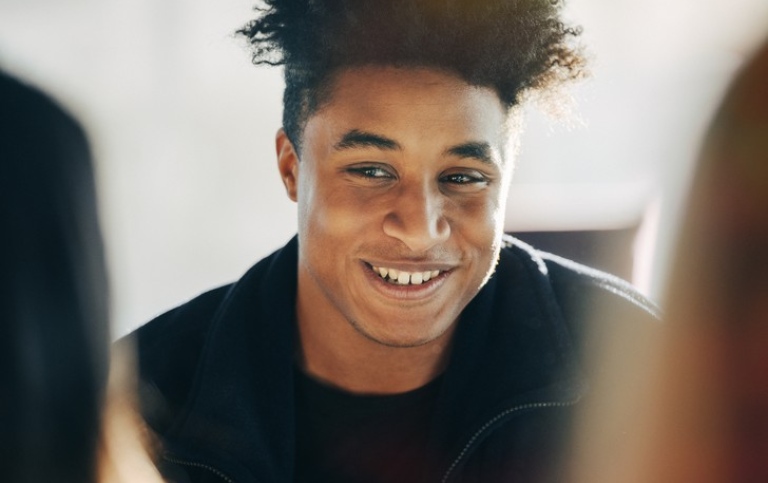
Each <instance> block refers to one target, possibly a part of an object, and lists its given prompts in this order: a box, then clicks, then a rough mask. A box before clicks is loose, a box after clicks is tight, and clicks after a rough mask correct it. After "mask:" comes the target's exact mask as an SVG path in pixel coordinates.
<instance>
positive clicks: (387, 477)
mask: <svg viewBox="0 0 768 483" xmlns="http://www.w3.org/2000/svg"><path fill="white" fill-rule="evenodd" d="M295 372H296V449H297V453H296V480H295V481H297V482H300V483H321V482H322V483H331V482H332V483H384V482H387V483H407V482H417V481H421V479H422V477H423V475H424V471H425V470H426V469H427V468H429V466H430V461H429V460H430V458H429V457H428V455H427V451H426V447H427V435H428V432H429V424H430V421H431V413H432V409H433V406H434V403H435V399H436V398H437V393H438V390H439V388H440V382H441V380H442V377H438V378H437V379H435V380H433V381H432V382H430V383H429V384H427V385H426V386H423V387H420V388H418V389H415V390H413V391H409V392H406V393H402V394H395V395H386V396H361V395H355V394H350V393H347V392H345V391H342V390H339V389H336V388H333V387H330V386H328V385H325V384H323V383H321V382H318V381H316V380H314V379H312V378H310V377H308V376H307V375H305V374H304V373H302V372H301V371H300V370H296V371H295Z"/></svg>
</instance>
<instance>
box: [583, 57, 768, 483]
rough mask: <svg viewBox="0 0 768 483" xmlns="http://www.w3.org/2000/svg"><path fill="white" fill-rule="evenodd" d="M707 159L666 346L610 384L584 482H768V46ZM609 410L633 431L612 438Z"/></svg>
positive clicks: (586, 445)
mask: <svg viewBox="0 0 768 483" xmlns="http://www.w3.org/2000/svg"><path fill="white" fill-rule="evenodd" d="M699 163H700V164H699V166H698V167H697V172H696V176H695V178H694V182H693V185H692V191H691V194H690V198H689V202H688V206H687V209H686V212H685V216H684V219H683V223H682V231H681V234H680V236H679V239H678V244H677V249H676V253H675V257H674V258H673V260H674V265H673V267H672V270H671V277H670V282H669V289H668V292H667V296H666V317H665V319H666V321H667V322H666V327H665V333H664V337H663V340H653V341H648V340H646V341H642V343H639V344H638V346H637V347H636V348H635V349H634V351H635V357H634V358H633V360H634V361H635V363H636V366H635V367H634V368H632V369H630V370H631V372H632V373H633V374H635V377H634V378H633V380H632V381H631V382H628V383H625V384H624V387H623V388H624V389H626V390H625V391H624V394H623V395H622V396H621V397H618V396H617V395H616V393H617V392H618V391H616V389H617V387H619V386H621V385H620V384H619V385H614V386H613V387H610V386H611V383H610V382H607V380H608V379H610V378H605V379H606V381H603V382H602V387H603V392H602V395H603V400H602V402H601V403H600V404H595V405H594V407H592V408H591V410H592V414H590V415H589V417H588V418H586V422H585V424H583V425H582V428H581V433H582V434H581V437H580V439H578V440H577V451H580V452H581V458H582V459H581V461H580V462H579V463H580V468H579V469H580V471H581V472H580V473H578V477H577V478H576V480H577V481H580V482H587V481H588V482H590V483H595V482H609V481H610V482H614V481H621V482H623V483H627V482H642V483H667V482H668V483H684V482H697V483H721V482H722V483H725V482H728V483H751V482H766V481H768V44H765V45H763V47H762V48H761V49H760V50H759V51H758V52H757V55H755V57H753V59H752V61H751V62H750V63H749V64H748V65H747V66H746V68H745V69H743V71H742V72H741V73H740V74H739V75H738V77H737V78H736V80H735V82H734V83H733V84H732V86H731V88H730V90H729V92H728V94H727V96H726V98H725V100H724V102H723V104H722V106H721V108H720V110H719V111H718V113H717V115H716V117H715V120H714V122H713V123H712V125H711V127H710V130H709V132H708V135H707V138H706V141H705V144H704V148H703V150H702V155H701V158H700V160H699ZM604 352H605V353H604V354H602V355H601V356H600V357H602V359H601V361H602V362H599V363H598V364H605V359H606V358H609V357H612V356H613V355H614V354H612V353H611V351H610V350H605V351H604ZM614 360H616V359H614ZM623 360H627V359H626V358H624V359H623ZM615 370H616V371H619V372H621V373H624V374H626V373H629V372H630V370H628V368H627V367H626V366H624V367H621V368H618V369H615ZM606 388H609V389H606ZM608 394H613V396H612V397H610V396H607V395H608ZM600 413H602V414H600ZM606 413H612V414H617V413H619V414H622V415H623V416H622V417H624V420H625V421H631V423H630V424H627V425H625V429H626V428H629V430H627V431H624V432H622V433H621V434H610V433H609V432H608V431H605V426H604V425H602V424H604V423H601V421H603V420H604V415H605V414H606ZM627 415H629V416H630V417H627ZM617 443H618V444H617ZM579 445H581V446H579Z"/></svg>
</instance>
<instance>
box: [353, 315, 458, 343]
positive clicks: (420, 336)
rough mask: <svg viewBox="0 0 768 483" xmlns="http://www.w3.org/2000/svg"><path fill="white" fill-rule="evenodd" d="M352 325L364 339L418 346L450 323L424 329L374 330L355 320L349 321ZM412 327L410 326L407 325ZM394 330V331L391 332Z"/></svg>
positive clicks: (439, 334) (434, 336) (432, 338)
mask: <svg viewBox="0 0 768 483" xmlns="http://www.w3.org/2000/svg"><path fill="white" fill-rule="evenodd" d="M350 323H351V324H352V327H354V329H355V330H356V331H357V332H358V333H359V334H360V335H362V336H363V337H365V338H366V339H368V340H370V341H372V342H375V343H377V344H381V345H383V346H387V347H398V348H408V347H420V346H423V345H426V344H429V343H430V342H433V341H435V340H437V339H439V338H440V337H442V336H443V334H445V333H446V332H447V331H448V329H449V328H450V325H448V326H447V327H445V328H436V327H429V328H425V329H424V330H416V331H414V330H399V331H393V330H391V328H390V327H388V328H387V329H390V330H376V329H375V328H374V327H369V326H366V325H364V324H359V323H357V322H356V321H350ZM409 329H412V327H409ZM393 332H396V333H393Z"/></svg>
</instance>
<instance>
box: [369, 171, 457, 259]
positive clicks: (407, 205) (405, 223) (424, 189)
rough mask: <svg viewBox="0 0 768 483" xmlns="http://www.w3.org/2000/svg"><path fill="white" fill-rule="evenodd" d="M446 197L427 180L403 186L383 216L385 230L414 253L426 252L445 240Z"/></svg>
mask: <svg viewBox="0 0 768 483" xmlns="http://www.w3.org/2000/svg"><path fill="white" fill-rule="evenodd" d="M444 205H445V200H444V199H443V197H442V194H441V193H440V191H439V189H438V188H437V187H433V186H430V184H429V183H427V182H425V183H421V184H417V183H414V184H412V185H409V186H405V185H404V186H402V187H401V189H400V190H398V193H396V196H395V197H394V198H393V201H392V202H391V206H389V207H388V208H389V211H388V212H387V215H386V216H385V217H384V226H383V228H384V233H385V234H386V235H388V236H390V237H392V238H397V239H398V240H400V241H401V242H402V243H403V244H404V245H406V246H407V247H408V248H409V250H410V251H411V252H413V253H425V252H427V251H428V250H429V249H430V248H432V247H434V246H435V245H438V244H440V243H442V242H444V241H446V240H447V239H448V237H449V236H450V234H451V227H450V224H449V222H448V220H447V219H446V217H445V213H444V211H445V206H444Z"/></svg>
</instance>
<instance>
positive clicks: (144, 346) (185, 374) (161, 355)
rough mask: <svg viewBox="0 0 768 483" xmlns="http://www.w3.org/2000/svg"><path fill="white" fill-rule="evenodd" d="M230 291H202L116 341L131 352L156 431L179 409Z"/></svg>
mask: <svg viewBox="0 0 768 483" xmlns="http://www.w3.org/2000/svg"><path fill="white" fill-rule="evenodd" d="M231 289H232V285H226V286H222V287H218V288H215V289H213V290H210V291H208V292H205V293H203V294H201V295H199V296H197V297H195V298H193V299H192V300H190V301H188V302H186V303H184V304H182V305H180V306H178V307H176V308H174V309H171V310H169V311H168V312H166V313H164V314H162V315H160V316H158V317H156V318H155V319H153V320H151V321H150V322H148V323H147V324H145V325H143V326H142V327H140V328H138V329H137V330H136V331H134V332H133V333H131V334H129V335H128V336H126V337H124V338H123V339H121V340H119V341H118V342H117V345H118V346H132V347H129V350H133V351H135V354H136V359H137V366H138V372H139V396H140V404H141V411H142V414H143V415H144V417H145V418H146V420H147V422H148V423H149V425H150V426H151V427H152V428H153V429H154V430H155V431H157V432H163V431H164V430H165V429H166V426H167V424H169V421H170V418H171V416H172V415H173V414H176V413H177V412H178V410H179V409H180V408H181V407H182V406H183V404H184V402H185V400H186V397H187V394H189V392H190V390H191V387H192V384H193V381H194V376H195V373H196V369H197V366H198V364H199V361H200V358H201V354H202V352H203V348H204V345H205V340H206V337H207V335H208V332H209V330H210V327H211V325H212V323H213V320H214V319H215V314H216V312H217V311H218V310H219V307H220V306H221V305H222V304H223V302H224V300H225V299H226V298H227V294H228V293H229V291H230V290H231Z"/></svg>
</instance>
